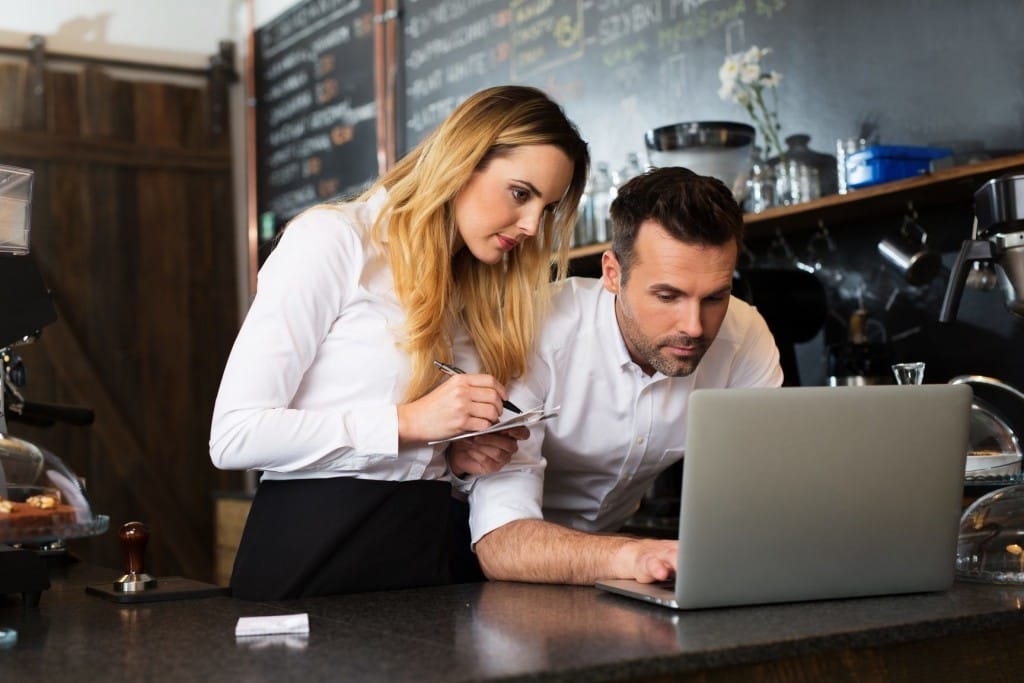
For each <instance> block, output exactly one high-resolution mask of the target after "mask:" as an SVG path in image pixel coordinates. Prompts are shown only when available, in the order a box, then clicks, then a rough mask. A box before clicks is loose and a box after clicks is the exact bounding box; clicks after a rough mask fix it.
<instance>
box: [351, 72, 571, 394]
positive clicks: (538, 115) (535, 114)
mask: <svg viewBox="0 0 1024 683" xmlns="http://www.w3.org/2000/svg"><path fill="white" fill-rule="evenodd" d="M523 145H553V146H555V147H557V148H558V149H560V150H562V151H563V152H564V153H565V155H566V156H567V157H568V158H569V160H570V161H571V162H572V164H573V174H572V181H571V182H570V184H569V188H568V191H567V192H566V193H565V196H564V197H562V199H561V200H560V201H559V203H558V205H557V206H556V208H555V210H554V211H553V212H551V213H548V214H545V215H544V217H543V219H542V221H541V225H540V227H539V229H538V232H537V235H536V237H535V238H534V239H529V240H526V241H524V242H523V243H521V244H520V245H519V246H518V247H516V248H515V249H513V250H512V251H511V252H509V253H508V255H507V256H506V257H505V258H504V259H502V260H501V261H499V262H498V263H496V264H491V265H489V264H486V263H483V262H481V261H478V260H477V259H476V258H475V257H474V256H473V255H472V254H471V253H470V252H469V250H468V249H461V250H460V251H459V252H458V253H453V246H454V244H455V240H456V235H457V230H458V228H457V226H456V225H455V219H454V210H453V208H452V202H453V200H454V198H455V196H456V195H457V194H458V193H459V191H460V190H461V189H462V188H463V187H464V186H465V185H466V183H468V182H469V180H470V178H471V176H472V175H473V173H475V172H477V171H482V170H484V169H485V168H486V167H487V165H488V164H489V163H490V162H491V161H492V160H493V159H496V158H499V157H502V156H504V155H506V154H508V153H509V152H510V151H511V150H512V149H514V148H516V147H520V146H523ZM589 165H590V154H589V152H588V150H587V144H586V143H585V142H584V141H583V139H582V138H581V137H580V135H579V131H578V130H577V129H576V126H575V125H574V124H573V123H572V122H571V121H569V120H568V119H567V118H566V117H565V114H564V112H563V111H562V109H561V107H559V106H558V105H557V104H556V103H555V102H553V101H552V100H551V99H549V98H548V97H547V95H545V94H544V93H543V92H541V91H540V90H538V89H536V88H530V87H525V86H513V85H506V86H498V87H493V88H488V89H486V90H482V91H480V92H478V93H476V94H475V95H472V96H470V97H469V98H468V99H466V100H465V101H464V102H463V103H462V104H460V105H459V106H458V107H457V108H456V109H455V110H454V111H453V112H452V113H451V114H450V115H449V116H448V117H447V118H446V119H445V120H444V121H443V122H442V123H441V125H440V126H439V127H438V128H437V129H436V130H435V131H434V132H433V133H431V134H430V135H429V136H428V137H426V138H425V139H424V140H423V141H422V142H421V143H420V144H419V145H418V146H417V147H416V148H415V149H413V150H412V151H411V152H410V153H409V154H408V155H406V156H405V157H404V158H403V159H402V160H401V161H399V162H398V163H397V164H396V165H395V167H394V168H392V169H391V170H390V171H388V172H387V173H385V174H384V175H383V176H381V177H380V179H379V180H378V181H377V182H376V183H375V184H374V185H373V187H371V188H370V189H368V190H367V191H366V192H365V193H364V194H363V196H362V197H361V199H364V200H365V199H366V198H368V197H369V196H370V195H372V194H373V193H375V192H376V191H377V190H378V189H380V188H381V187H384V188H386V189H387V192H388V198H387V203H386V204H385V206H384V210H383V211H382V212H381V215H380V217H379V218H378V219H377V222H376V224H375V225H374V236H375V239H376V240H377V241H378V242H379V243H381V244H386V250H387V253H388V255H389V257H390V261H391V269H392V271H393V273H394V281H395V292H396V294H397V296H398V300H399V302H400V303H401V305H402V308H403V309H404V310H405V314H406V322H405V330H404V332H405V336H404V340H403V342H402V344H403V348H404V349H405V351H406V353H408V354H409V356H410V358H411V361H412V362H411V364H412V376H411V378H410V381H409V386H408V387H407V389H406V392H405V400H407V401H412V400H415V399H417V398H419V397H421V396H423V395H424V394H426V393H428V392H429V391H430V390H431V389H433V387H434V386H436V384H437V383H438V381H439V375H438V373H437V369H436V368H434V367H433V365H432V361H433V359H435V358H436V359H449V358H451V356H452V339H451V336H450V334H449V329H450V326H451V324H452V323H454V322H456V321H460V320H461V322H462V323H463V324H464V325H465V326H466V329H467V330H468V332H469V335H470V337H471V338H472V340H473V342H474V344H475V345H476V349H477V352H478V353H479V354H480V359H481V361H482V364H483V371H484V372H486V373H488V374H490V375H493V376H494V377H495V378H496V379H497V380H498V381H499V382H502V383H506V382H508V381H509V380H510V379H512V378H515V377H518V376H520V375H522V374H523V372H524V371H525V369H526V360H527V356H528V354H529V352H530V350H531V348H532V345H533V339H534V334H535V331H536V326H537V320H538V319H539V315H541V314H542V312H543V309H544V307H545V305H546V303H547V291H548V287H547V283H548V282H549V281H550V279H551V277H552V274H554V277H555V278H556V279H559V280H560V279H563V278H564V277H565V275H566V269H567V262H568V252H569V239H570V236H571V234H572V230H573V227H574V226H575V223H576V214H577V209H578V206H579V201H580V197H581V196H582V194H583V189H584V186H585V184H586V180H587V175H588V173H589ZM385 231H386V235H385ZM385 237H386V240H385Z"/></svg>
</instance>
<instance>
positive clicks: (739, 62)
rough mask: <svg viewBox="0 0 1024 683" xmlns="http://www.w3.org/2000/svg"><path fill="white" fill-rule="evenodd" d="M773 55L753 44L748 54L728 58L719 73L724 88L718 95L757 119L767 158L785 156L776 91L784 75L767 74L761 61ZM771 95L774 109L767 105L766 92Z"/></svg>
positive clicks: (720, 89) (768, 50)
mask: <svg viewBox="0 0 1024 683" xmlns="http://www.w3.org/2000/svg"><path fill="white" fill-rule="evenodd" d="M770 52H771V48H767V47H766V48H759V47H757V46H756V45H752V46H751V47H750V48H749V49H748V50H747V51H746V52H737V53H736V54H732V55H728V56H726V58H725V61H724V62H723V63H722V66H721V68H719V70H718V77H719V79H720V80H721V81H722V87H721V88H719V90H718V96H719V97H721V98H722V99H723V100H732V101H733V102H735V103H737V104H739V105H741V106H743V108H745V109H746V110H747V113H748V114H750V118H751V119H753V120H754V124H755V125H756V126H757V129H758V130H759V131H761V135H762V137H764V141H765V143H764V147H765V155H764V156H765V158H766V159H767V158H770V157H772V156H773V154H777V155H778V157H779V158H780V159H781V158H782V156H783V150H782V143H781V142H779V132H780V131H781V130H782V127H781V126H780V125H779V114H778V96H777V94H776V90H775V88H776V87H777V86H778V85H779V83H780V82H781V81H782V74H780V73H779V72H777V71H766V70H765V69H764V67H763V66H762V65H761V60H762V59H764V57H765V55H767V54H769V53H770ZM766 90H770V91H771V94H772V106H771V107H770V108H769V107H768V105H767V103H766V102H765V91H766Z"/></svg>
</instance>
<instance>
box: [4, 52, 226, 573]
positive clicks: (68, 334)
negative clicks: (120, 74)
mask: <svg viewBox="0 0 1024 683" xmlns="http://www.w3.org/2000/svg"><path fill="white" fill-rule="evenodd" d="M26 74H27V69H26V65H23V64H14V65H12V64H10V63H0V103H3V104H2V105H0V130H2V129H5V128H6V129H10V130H8V131H7V132H6V133H4V134H3V135H0V163H5V162H6V163H14V164H18V165H23V166H28V167H31V168H33V169H35V171H36V173H37V176H36V183H35V191H34V206H33V227H32V234H31V245H32V258H34V259H35V260H36V262H37V264H39V267H40V270H41V271H42V272H43V277H44V280H45V281H46V282H47V285H48V286H49V287H50V289H51V290H52V292H53V296H54V299H55V302H56V303H57V305H58V309H59V319H58V321H57V322H56V323H54V324H53V325H50V326H48V327H46V328H44V329H43V331H42V336H41V337H40V339H39V340H38V341H37V342H35V343H34V344H30V345H25V346H20V347H18V348H17V349H16V351H17V352H18V353H20V355H22V357H23V358H24V359H25V363H26V365H27V366H28V370H29V383H28V386H27V387H25V389H24V390H23V393H24V394H25V395H26V397H27V398H28V399H30V400H34V401H39V402H51V403H64V404H79V405H85V406H87V407H90V408H93V409H94V410H95V411H96V423H95V424H94V425H92V426H89V427H77V426H69V425H56V426H54V427H50V428H45V429H44V428H38V427H29V426H26V425H20V424H17V423H12V425H11V430H10V431H11V432H12V433H13V434H15V435H17V436H21V437H22V438H26V439H29V440H31V441H34V442H36V443H38V444H40V445H41V446H43V447H45V448H48V449H50V450H52V451H53V452H54V453H56V454H57V455H58V456H60V457H61V458H62V459H63V460H65V462H66V463H67V464H68V465H69V466H70V467H71V468H72V469H73V470H75V472H76V473H78V474H79V475H81V476H84V477H85V478H86V480H87V486H88V493H89V496H90V500H91V502H92V504H93V508H94V510H95V511H96V512H99V513H103V514H108V515H109V516H110V518H111V530H110V531H108V532H107V533H106V534H105V535H103V536H100V537H96V538H93V539H87V540H77V541H73V542H71V543H70V545H71V547H72V548H73V550H74V551H75V552H76V553H78V554H79V555H82V556H83V557H85V558H86V559H89V560H91V561H94V562H98V563H100V564H105V565H108V566H111V567H120V565H121V563H122V555H121V550H120V548H119V546H118V542H117V534H116V532H117V529H118V527H119V526H120V525H121V524H122V523H124V522H126V521H130V520H133V519H139V520H141V521H144V522H147V523H148V524H149V525H150V526H151V528H152V531H153V536H152V538H151V541H150V548H149V551H148V553H147V559H148V565H149V566H148V568H149V569H150V570H151V571H152V572H155V573H158V574H163V575H173V574H180V575H184V576H190V577H192V578H197V579H210V578H212V555H213V545H214V538H213V500H212V493H213V492H214V491H215V490H217V489H230V488H240V487H241V475H240V474H239V473H223V472H218V471H216V470H214V468H213V467H212V465H211V464H210V460H209V456H208V445H207V442H208V438H209V426H210V415H211V412H212V409H213V401H214V398H215V395H216V390H217V386H218V384H219V381H220V375H221V372H222V370H223V365H224V362H225V360H226V358H227V354H228V352H229V350H230V347H231V343H232V341H233V339H234V335H235V333H236V331H237V320H238V309H237V305H238V304H237V301H236V298H235V291H236V287H235V277H236V275H235V273H236V266H235V260H234V251H235V250H234V217H233V212H232V207H233V201H232V197H231V188H232V184H231V176H230V148H229V135H228V131H227V130H226V129H225V130H222V131H220V132H219V133H216V134H215V133H214V132H212V131H211V129H210V126H209V118H208V112H209V104H208V101H209V95H208V93H207V91H206V87H204V85H203V84H202V83H197V86H196V87H188V86H183V85H180V83H175V84H169V83H162V82H159V81H158V80H157V79H155V78H154V79H152V80H148V79H140V78H138V77H133V78H132V79H131V80H126V79H119V78H116V77H112V76H111V75H110V74H108V73H107V72H105V71H104V70H103V69H102V68H98V67H95V66H90V67H87V68H82V69H79V70H71V71H69V70H67V69H63V70H61V71H55V70H48V71H47V72H46V74H45V78H44V83H45V86H46V92H45V104H46V108H45V112H46V116H45V124H46V126H45V130H42V131H39V130H36V131H32V132H26V130H27V127H28V126H27V122H26V118H25V115H24V112H25V111H27V110H28V108H27V104H26V102H25V97H26V95H25V93H26V91H25V83H26V80H27V75H26ZM15 155H17V156H15Z"/></svg>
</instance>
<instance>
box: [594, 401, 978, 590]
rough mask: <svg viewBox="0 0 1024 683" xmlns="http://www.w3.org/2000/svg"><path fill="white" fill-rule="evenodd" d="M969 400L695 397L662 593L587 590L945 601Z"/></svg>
mask: <svg viewBox="0 0 1024 683" xmlns="http://www.w3.org/2000/svg"><path fill="white" fill-rule="evenodd" d="M971 397H972V394H971V391H970V389H969V388H968V387H966V386H965V385H946V384H934V385H921V386H865V387H835V388H833V387H785V388H779V389H703V390H697V391H695V392H694V393H693V396H692V397H691V399H690V409H689V416H688V418H687V438H686V459H685V461H684V465H683V486H682V497H681V504H680V524H679V559H678V572H677V573H676V576H675V581H674V582H669V583H668V584H667V585H666V584H652V585H645V584H640V583H638V582H636V581H612V580H608V581H601V582H599V583H598V584H597V585H598V587H600V588H603V589H605V590H609V591H612V592H615V593H620V594H622V595H628V596H630V597H635V598H639V599H642V600H648V601H651V602H656V603H658V604H662V605H666V606H669V607H674V608H676V609H691V608H702V607H719V606H725V605H752V604H761V603H770V602H791V601H798V600H818V599H827V598H844V597H854V596H866V595H883V594H893V593H912V592H923V591H941V590H946V589H948V588H949V587H950V586H951V585H952V583H953V564H954V560H955V558H956V542H957V531H958V528H959V520H960V513H961V506H962V500H963V482H964V461H965V458H966V455H967V442H968V421H969V411H970V405H971Z"/></svg>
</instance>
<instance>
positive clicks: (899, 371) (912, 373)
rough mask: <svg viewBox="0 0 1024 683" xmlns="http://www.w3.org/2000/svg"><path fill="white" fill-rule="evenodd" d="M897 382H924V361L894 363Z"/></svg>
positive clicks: (893, 371)
mask: <svg viewBox="0 0 1024 683" xmlns="http://www.w3.org/2000/svg"><path fill="white" fill-rule="evenodd" d="M892 374H894V375H895V376H896V383H897V384H924V363H894V364H893V366H892Z"/></svg>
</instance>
